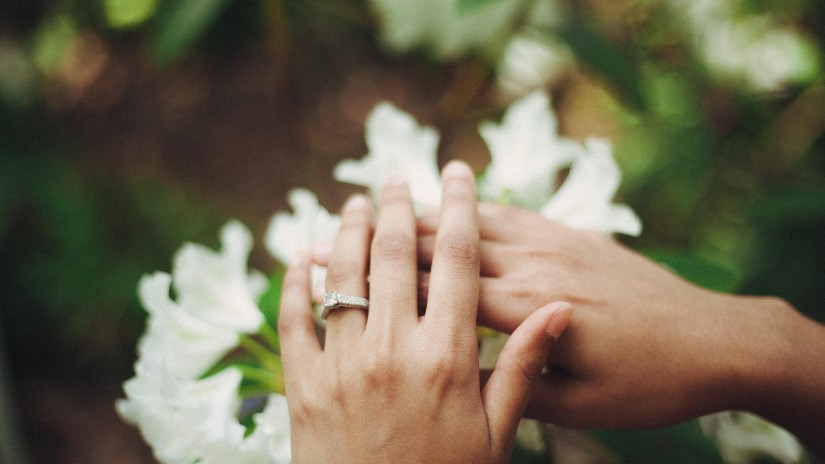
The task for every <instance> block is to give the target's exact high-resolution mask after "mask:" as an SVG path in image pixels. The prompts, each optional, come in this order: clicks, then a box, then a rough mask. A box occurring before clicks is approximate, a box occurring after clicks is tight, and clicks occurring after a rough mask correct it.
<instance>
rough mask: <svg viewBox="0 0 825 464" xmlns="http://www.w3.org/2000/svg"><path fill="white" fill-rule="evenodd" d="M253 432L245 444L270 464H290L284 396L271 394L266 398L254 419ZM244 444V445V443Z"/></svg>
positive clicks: (287, 413) (287, 411) (288, 434)
mask: <svg viewBox="0 0 825 464" xmlns="http://www.w3.org/2000/svg"><path fill="white" fill-rule="evenodd" d="M253 420H254V422H255V431H254V432H253V433H252V435H250V436H249V438H247V440H246V442H248V443H249V445H250V446H254V447H257V448H259V449H260V450H262V453H263V454H265V455H266V456H267V457H268V458H269V461H267V462H270V463H275V464H277V463H288V462H290V459H291V456H292V451H291V448H290V432H289V409H287V398H286V397H285V396H284V395H279V394H277V393H273V394H271V395H269V397H268V398H267V403H266V407H265V408H264V410H263V411H262V412H260V413H258V414H256V415H255V417H254V419H253ZM246 442H245V443H246Z"/></svg>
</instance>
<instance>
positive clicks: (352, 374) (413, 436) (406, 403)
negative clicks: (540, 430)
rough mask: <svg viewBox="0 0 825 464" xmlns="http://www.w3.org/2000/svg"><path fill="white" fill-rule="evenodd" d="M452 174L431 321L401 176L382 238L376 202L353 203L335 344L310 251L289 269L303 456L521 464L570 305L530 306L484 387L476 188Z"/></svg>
mask: <svg viewBox="0 0 825 464" xmlns="http://www.w3.org/2000/svg"><path fill="white" fill-rule="evenodd" d="M442 181H443V191H442V205H441V211H440V215H441V216H440V221H439V225H438V230H437V232H436V237H435V245H434V253H433V262H432V268H431V273H430V278H429V285H428V295H427V300H426V302H427V303H426V308H425V309H424V313H423V315H421V314H419V309H418V282H417V277H418V270H417V268H418V266H417V250H416V242H417V241H416V219H415V217H414V214H413V206H412V201H411V199H410V193H409V188H408V186H407V185H406V184H405V183H404V182H403V181H401V180H399V179H391V180H390V181H388V182H387V183H386V184H385V185H384V188H383V190H382V192H381V198H380V205H379V206H380V212H379V214H378V219H377V224H376V225H375V230H374V233H373V231H372V209H371V206H370V203H369V201H368V200H367V198H366V197H364V196H363V195H356V196H354V197H352V198H351V199H350V200H349V201H348V202H347V203H346V205H345V206H344V208H343V212H342V221H341V229H340V231H339V233H338V236H337V238H336V241H335V244H334V248H333V252H332V254H331V255H330V258H329V263H328V271H327V282H326V287H327V291H334V292H336V293H337V295H330V298H331V299H334V300H335V301H329V302H328V303H329V306H328V308H330V310H328V311H327V329H326V338H325V341H324V344H323V347H322V346H321V343H320V342H319V340H318V338H317V336H316V332H315V328H314V325H313V319H312V302H311V290H310V278H309V265H310V259H309V258H308V257H304V258H300V259H298V260H296V262H294V263H293V264H292V265H290V267H289V269H288V271H287V274H286V277H285V280H284V287H283V296H282V303H281V312H280V321H279V332H280V335H281V351H282V357H283V363H284V374H285V380H286V392H287V397H288V404H289V415H290V424H291V434H292V453H293V461H294V462H296V463H314V462H318V463H324V464H326V463H329V462H336V463H363V462H393V463H408V462H422V463H423V462H427V463H502V462H508V461H509V458H510V453H511V450H512V445H513V441H514V437H515V431H516V426H517V424H518V421H519V419H520V418H521V416H522V414H523V412H524V409H525V407H526V404H527V399H528V397H529V396H530V394H531V392H532V390H533V387H534V385H535V384H536V382H537V380H538V379H539V378H541V377H542V374H541V372H542V369H543V367H544V366H545V365H546V362H547V356H548V354H549V352H550V348H551V346H552V344H553V342H554V341H555V340H556V339H557V338H558V337H559V335H560V334H561V333H562V331H563V330H564V328H565V327H566V325H567V323H568V321H569V319H570V314H571V309H570V306H569V305H567V304H566V303H551V304H548V305H546V306H543V307H541V308H539V309H538V310H536V311H532V312H531V313H530V315H529V316H528V317H527V318H526V319H525V320H524V321H523V322H522V323H521V324H520V325H519V327H518V328H517V329H516V330H515V331H514V332H513V335H512V336H511V337H510V339H509V341H508V342H507V345H506V346H505V348H504V350H503V351H502V353H501V356H500V358H499V363H498V364H497V365H496V369H494V371H493V373H492V375H491V377H490V378H489V380H488V381H487V383H486V384H485V385H484V387H483V388H482V387H481V385H480V379H479V368H478V344H477V332H476V315H477V314H476V311H477V307H478V298H479V231H478V218H477V212H476V194H475V183H474V178H473V174H472V171H471V170H470V169H469V167H467V166H466V165H465V164H463V163H460V162H451V163H449V164H448V165H447V166H446V167H445V168H444V171H443V174H442ZM368 273H369V294H368V290H367V289H368V286H367V274H368ZM350 297H352V299H349V300H348V299H347V298H350ZM365 298H368V299H369V302H368V306H369V308H368V311H367V310H366V309H367V301H366V300H365Z"/></svg>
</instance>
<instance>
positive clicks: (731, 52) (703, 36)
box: [669, 0, 820, 92]
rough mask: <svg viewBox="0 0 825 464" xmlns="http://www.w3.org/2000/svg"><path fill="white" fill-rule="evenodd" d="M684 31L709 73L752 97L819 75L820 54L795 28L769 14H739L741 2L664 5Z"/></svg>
mask: <svg viewBox="0 0 825 464" xmlns="http://www.w3.org/2000/svg"><path fill="white" fill-rule="evenodd" d="M669 3H670V6H671V8H672V9H673V11H674V15H675V16H677V17H678V18H680V19H681V20H684V22H685V24H686V25H687V26H688V29H689V31H688V33H689V34H690V35H691V37H692V39H693V41H694V44H695V48H696V50H697V52H698V54H699V55H700V57H701V58H702V59H703V60H704V61H705V63H706V64H707V65H708V68H709V69H710V71H711V72H712V73H714V74H715V75H717V76H719V77H720V78H723V79H727V80H731V81H734V82H737V83H742V84H744V85H745V86H747V87H748V88H749V89H751V90H753V91H757V92H772V91H777V90H782V89H783V88H784V87H786V86H787V85H789V84H799V83H805V82H807V81H809V80H810V79H812V78H814V77H815V76H816V75H817V74H818V71H819V68H820V63H819V53H818V51H817V49H816V46H815V45H814V42H813V40H812V39H811V38H809V37H806V36H804V35H803V34H802V33H801V32H800V31H799V30H798V28H795V27H794V26H785V25H783V24H779V23H777V22H776V21H775V20H774V19H773V18H771V17H770V16H769V15H760V14H740V13H739V11H741V10H745V9H746V7H745V6H744V5H743V4H742V3H743V2H742V1H741V0H733V1H731V0H669Z"/></svg>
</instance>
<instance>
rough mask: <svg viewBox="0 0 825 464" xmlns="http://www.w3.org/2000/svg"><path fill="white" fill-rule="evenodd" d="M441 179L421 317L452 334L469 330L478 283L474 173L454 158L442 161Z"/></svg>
mask: <svg viewBox="0 0 825 464" xmlns="http://www.w3.org/2000/svg"><path fill="white" fill-rule="evenodd" d="M441 178H442V194H441V195H442V198H441V219H440V220H439V226H438V232H437V233H436V237H435V244H434V251H433V265H432V270H431V271H430V280H429V293H428V301H427V310H426V316H425V317H426V319H427V320H428V321H433V323H434V324H436V326H438V327H443V328H444V329H446V330H448V331H454V332H453V333H458V332H465V331H468V330H469V331H474V330H475V321H476V308H477V306H478V285H479V284H478V280H479V249H478V248H479V239H478V221H477V217H476V216H477V214H476V190H475V178H474V177H473V172H472V170H470V167H469V166H467V165H466V164H464V163H462V162H459V161H452V162H450V163H448V164H447V166H445V167H444V171H443V173H442V176H441Z"/></svg>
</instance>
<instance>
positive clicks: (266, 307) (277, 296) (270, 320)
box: [258, 266, 286, 353]
mask: <svg viewBox="0 0 825 464" xmlns="http://www.w3.org/2000/svg"><path fill="white" fill-rule="evenodd" d="M285 272H286V270H285V269H284V268H283V267H281V266H278V267H277V268H275V270H274V271H272V273H271V274H270V275H269V288H267V289H266V292H264V294H263V295H261V299H260V301H258V307H259V308H261V312H262V313H263V315H264V318H265V319H266V322H265V324H266V326H265V329H266V330H263V331H262V334H263V335H264V336H265V337H266V338H267V339H269V341H270V343H272V344H273V345H274V348H275V352H276V353H280V352H281V347H280V338H279V337H278V331H277V327H278V314H279V311H280V308H281V287H282V284H283V280H284V273H285Z"/></svg>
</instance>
